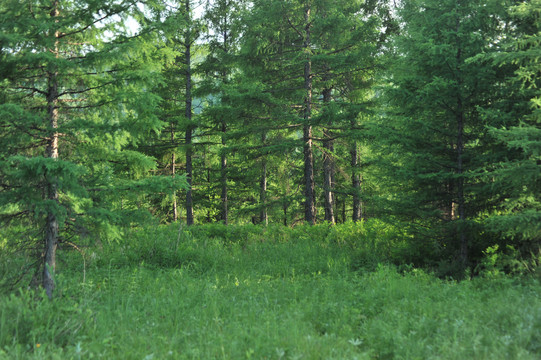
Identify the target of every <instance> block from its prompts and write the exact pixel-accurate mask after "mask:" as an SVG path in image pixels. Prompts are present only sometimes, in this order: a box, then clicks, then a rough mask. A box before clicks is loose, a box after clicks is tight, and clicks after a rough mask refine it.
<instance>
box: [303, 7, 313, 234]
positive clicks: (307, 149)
mask: <svg viewBox="0 0 541 360" xmlns="http://www.w3.org/2000/svg"><path fill="white" fill-rule="evenodd" d="M304 20H305V24H306V25H305V39H304V51H305V52H306V61H305V63H304V90H305V92H306V98H305V103H304V128H303V141H304V182H305V191H304V194H305V205H304V211H305V212H304V219H305V220H306V222H308V223H309V224H311V225H314V224H315V222H316V206H315V184H314V154H313V150H312V125H311V124H310V121H311V118H312V59H311V49H310V45H311V43H310V27H311V23H310V5H309V4H308V5H307V6H306V8H305V13H304Z"/></svg>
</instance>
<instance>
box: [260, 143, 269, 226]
mask: <svg viewBox="0 0 541 360" xmlns="http://www.w3.org/2000/svg"><path fill="white" fill-rule="evenodd" d="M266 139H267V136H266V133H263V134H262V135H261V144H262V146H265V141H266ZM259 188H260V194H259V202H260V204H261V205H262V206H263V207H262V208H261V214H260V216H259V220H260V222H261V223H262V224H265V225H268V224H269V218H268V214H267V155H266V154H264V155H263V157H262V158H261V180H260V182H259Z"/></svg>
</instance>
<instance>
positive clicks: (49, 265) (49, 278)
mask: <svg viewBox="0 0 541 360" xmlns="http://www.w3.org/2000/svg"><path fill="white" fill-rule="evenodd" d="M58 15H59V13H58V2H56V1H55V2H54V3H53V10H52V11H51V17H53V18H56V17H58ZM54 37H55V43H54V49H53V53H54V54H55V57H56V58H58V57H59V51H58V37H59V32H58V31H55V32H54ZM47 116H48V120H49V127H50V129H51V135H50V138H49V140H48V144H47V149H46V153H45V156H46V157H48V158H50V159H54V160H56V159H58V132H57V129H58V73H57V72H56V71H52V72H49V73H48V89H47ZM46 181H47V199H48V200H51V201H53V202H56V203H57V202H58V187H57V179H56V178H55V177H54V176H49V175H48V174H46ZM57 244H58V218H57V215H56V214H55V212H54V211H52V210H49V211H48V212H47V218H46V223H45V256H44V264H43V283H42V284H43V288H44V289H45V292H46V293H47V296H48V297H49V299H52V297H53V290H54V286H55V284H54V271H55V268H56V248H57Z"/></svg>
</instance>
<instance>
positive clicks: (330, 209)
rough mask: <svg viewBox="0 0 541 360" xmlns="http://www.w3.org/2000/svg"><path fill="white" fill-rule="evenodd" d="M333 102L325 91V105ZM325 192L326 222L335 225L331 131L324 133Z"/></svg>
mask: <svg viewBox="0 0 541 360" xmlns="http://www.w3.org/2000/svg"><path fill="white" fill-rule="evenodd" d="M330 102H331V89H330V88H328V89H325V90H324V91H323V103H324V105H328V104H329V103H330ZM323 137H324V140H323V148H324V152H323V177H324V184H323V191H324V193H325V221H328V222H330V223H331V224H333V225H334V224H335V223H336V220H335V217H334V193H333V189H334V159H333V156H334V155H333V154H334V140H333V139H332V134H330V132H329V131H325V132H324V133H323Z"/></svg>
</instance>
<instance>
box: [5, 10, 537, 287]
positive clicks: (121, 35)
mask: <svg viewBox="0 0 541 360" xmlns="http://www.w3.org/2000/svg"><path fill="white" fill-rule="evenodd" d="M540 12H541V2H540V1H539V0H529V1H514V0H506V1H496V0H494V1H493V0H489V1H480V0H474V1H463V0H458V1H457V0H452V1H451V0H442V1H435V0H403V1H401V2H395V1H388V0H333V1H331V0H287V1H283V0H236V1H233V0H213V1H202V0H201V1H198V0H175V1H159V0H147V1H131V0H117V1H112V2H105V1H100V0H25V1H20V0H17V1H15V0H5V1H3V2H2V3H1V4H0V20H1V21H0V74H1V82H0V99H1V102H0V128H1V129H2V132H1V135H0V221H1V222H2V223H3V224H4V225H3V226H4V227H5V228H9V229H15V230H14V233H15V234H16V239H13V240H10V241H13V242H14V243H20V244H27V245H24V246H23V245H21V246H22V247H23V248H25V249H26V250H27V251H30V252H34V253H35V254H36V255H35V256H34V258H35V259H36V262H37V264H42V266H40V267H38V268H40V269H41V270H40V271H39V272H36V274H35V275H34V278H35V279H36V281H37V282H41V283H42V284H43V286H44V287H45V289H46V290H47V293H48V295H49V296H52V291H53V288H54V284H53V272H54V268H55V263H56V262H55V254H56V249H57V247H58V246H59V245H60V246H67V247H69V246H77V245H76V242H77V241H81V239H85V238H92V239H100V238H104V237H108V238H111V237H120V236H121V229H122V227H124V226H132V225H137V224H142V223H145V222H146V221H150V220H152V219H154V220H156V219H157V220H158V221H160V222H163V223H169V222H179V223H183V224H187V225H193V224H203V223H211V222H223V223H224V224H230V223H235V224H243V223H256V224H263V225H266V224H269V223H271V224H272V223H276V224H283V225H286V226H293V225H295V224H298V223H301V222H307V223H309V224H316V223H318V222H324V221H325V222H328V223H329V224H335V223H343V222H346V221H360V220H361V219H363V218H369V217H378V218H382V219H385V220H388V221H390V222H393V223H395V224H400V225H397V226H403V227H404V229H405V231H406V232H407V233H408V234H409V235H410V236H412V237H414V238H415V241H414V244H416V245H415V246H413V247H412V251H413V252H415V254H416V255H415V256H414V257H413V259H417V260H415V261H417V262H419V263H423V262H426V261H425V260H424V259H431V261H440V260H441V259H450V261H451V263H453V264H457V266H459V267H461V268H466V267H468V266H472V265H473V264H475V262H476V261H478V260H479V259H480V257H481V256H482V254H483V252H484V251H486V250H487V249H489V248H492V249H495V246H498V247H501V249H511V250H509V251H519V252H521V253H522V254H532V253H534V252H535V251H539V238H540V230H541V229H540V224H541V221H540V220H541V218H540V214H539V209H540V203H539V199H540V197H539V193H540V189H541V186H540V176H539V175H540V161H541V158H540V149H541V145H540V144H541V131H540V129H539V123H540V121H541V115H540V114H541V110H540V108H541V100H540V91H539V85H540V81H539V74H540V72H541V67H540V65H539V48H540V46H539V45H540V36H541V33H540V24H541V22H540V19H539V16H540ZM135 24H136V25H135ZM28 244H30V245H28ZM504 251H505V250H504ZM34 268H35V267H34Z"/></svg>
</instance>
